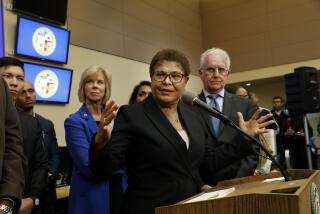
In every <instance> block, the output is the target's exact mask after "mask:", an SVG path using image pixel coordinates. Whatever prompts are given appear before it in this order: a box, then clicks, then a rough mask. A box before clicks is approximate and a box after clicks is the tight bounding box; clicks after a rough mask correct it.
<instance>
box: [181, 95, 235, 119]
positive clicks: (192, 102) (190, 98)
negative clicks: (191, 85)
mask: <svg viewBox="0 0 320 214" xmlns="http://www.w3.org/2000/svg"><path fill="white" fill-rule="evenodd" d="M181 99H182V102H184V103H185V104H187V105H189V106H198V107H200V108H201V109H203V110H205V111H206V112H208V113H209V114H210V115H212V116H214V117H215V118H218V119H219V120H220V121H222V122H224V123H227V124H229V123H233V121H232V120H230V119H229V118H228V117H227V116H226V115H224V114H223V113H222V112H221V111H219V110H218V109H216V108H213V107H210V106H209V105H208V104H207V103H205V102H203V101H202V100H200V99H199V98H198V97H197V96H196V95H194V94H193V93H192V92H190V91H185V92H184V93H183V94H182V97H181Z"/></svg>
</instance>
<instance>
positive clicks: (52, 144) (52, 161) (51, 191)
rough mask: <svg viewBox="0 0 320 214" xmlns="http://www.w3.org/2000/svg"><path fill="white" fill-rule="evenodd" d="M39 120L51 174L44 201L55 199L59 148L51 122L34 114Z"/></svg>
mask: <svg viewBox="0 0 320 214" xmlns="http://www.w3.org/2000/svg"><path fill="white" fill-rule="evenodd" d="M34 116H35V118H37V120H38V121H39V124H40V127H41V130H42V141H43V144H44V148H45V150H46V152H47V156H48V169H49V173H50V174H52V175H51V176H50V177H49V179H48V187H47V191H46V193H45V198H44V199H45V201H47V202H50V201H55V200H56V199H57V196H56V180H55V178H56V176H57V174H58V168H59V162H60V159H59V148H58V143H57V137H56V132H55V130H54V125H53V123H52V122H51V121H50V120H48V119H46V118H44V117H42V116H41V115H39V114H34Z"/></svg>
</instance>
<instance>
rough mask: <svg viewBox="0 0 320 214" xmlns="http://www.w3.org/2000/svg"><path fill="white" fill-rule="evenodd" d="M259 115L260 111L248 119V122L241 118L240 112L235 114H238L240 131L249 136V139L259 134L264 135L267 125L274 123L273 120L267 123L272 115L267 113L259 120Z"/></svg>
mask: <svg viewBox="0 0 320 214" xmlns="http://www.w3.org/2000/svg"><path fill="white" fill-rule="evenodd" d="M260 113H261V110H260V109H258V110H257V111H256V112H255V113H254V114H253V115H252V117H251V118H250V120H248V121H244V119H243V116H242V114H241V112H237V114H238V120H239V126H240V128H241V130H242V131H244V132H245V133H247V134H248V135H250V136H251V137H254V136H256V135H258V134H261V133H266V132H267V130H266V129H265V127H267V126H268V125H270V124H272V123H274V121H273V120H269V121H267V120H268V119H269V118H270V117H272V114H271V113H269V114H267V115H265V116H263V117H260V118H259V115H260Z"/></svg>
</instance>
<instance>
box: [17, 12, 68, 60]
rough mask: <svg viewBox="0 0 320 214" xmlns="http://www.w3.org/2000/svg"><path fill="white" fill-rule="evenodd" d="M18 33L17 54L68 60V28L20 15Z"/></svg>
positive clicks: (43, 58) (44, 58) (45, 58)
mask: <svg viewBox="0 0 320 214" xmlns="http://www.w3.org/2000/svg"><path fill="white" fill-rule="evenodd" d="M16 33H17V35H16V47H15V53H16V54H17V55H20V56H25V57H32V58H37V59H41V60H48V61H52V62H58V63H64V64H66V63H67V62H68V50H69V36H70V32H69V31H68V30H66V29H64V28H59V27H55V26H52V25H48V24H44V23H42V22H38V21H34V20H31V19H27V18H23V17H18V24H17V32H16Z"/></svg>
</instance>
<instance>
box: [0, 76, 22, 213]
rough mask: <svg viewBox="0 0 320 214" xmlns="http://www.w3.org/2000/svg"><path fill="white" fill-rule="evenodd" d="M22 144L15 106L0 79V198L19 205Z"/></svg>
mask: <svg viewBox="0 0 320 214" xmlns="http://www.w3.org/2000/svg"><path fill="white" fill-rule="evenodd" d="M23 160H24V155H23V144H22V136H21V130H20V127H19V120H18V115H17V111H16V108H15V107H14V106H13V103H12V98H11V96H10V93H9V90H8V87H7V85H6V83H5V82H4V80H3V79H2V78H1V79H0V198H3V197H9V198H12V199H13V200H14V202H15V203H14V205H15V209H16V210H18V209H19V207H20V203H21V202H20V198H21V197H22V192H23V187H24V173H23V167H22V166H23V164H22V163H23Z"/></svg>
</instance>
